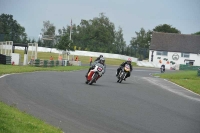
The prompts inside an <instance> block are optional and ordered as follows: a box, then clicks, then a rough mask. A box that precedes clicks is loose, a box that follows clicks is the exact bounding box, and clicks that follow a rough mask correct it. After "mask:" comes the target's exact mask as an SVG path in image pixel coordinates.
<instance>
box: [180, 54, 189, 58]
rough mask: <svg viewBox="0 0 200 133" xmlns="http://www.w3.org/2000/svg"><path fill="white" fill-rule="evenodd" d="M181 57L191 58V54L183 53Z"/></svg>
mask: <svg viewBox="0 0 200 133" xmlns="http://www.w3.org/2000/svg"><path fill="white" fill-rule="evenodd" d="M181 57H184V58H190V54H188V53H181Z"/></svg>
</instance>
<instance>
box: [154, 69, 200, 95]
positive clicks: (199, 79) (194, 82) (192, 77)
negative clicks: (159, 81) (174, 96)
mask: <svg viewBox="0 0 200 133" xmlns="http://www.w3.org/2000/svg"><path fill="white" fill-rule="evenodd" d="M156 75H159V76H160V77H161V78H165V79H168V80H170V81H172V82H174V83H176V84H178V85H180V86H183V87H185V88H187V89H189V90H191V91H193V92H195V93H197V94H200V76H197V71H178V72H176V73H164V74H156Z"/></svg>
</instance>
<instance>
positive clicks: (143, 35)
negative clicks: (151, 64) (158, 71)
mask: <svg viewBox="0 0 200 133" xmlns="http://www.w3.org/2000/svg"><path fill="white" fill-rule="evenodd" d="M135 33H136V35H137V37H132V39H131V41H130V49H131V50H134V52H132V51H130V53H132V54H133V55H134V56H136V57H139V58H140V59H141V60H142V59H143V58H147V57H148V54H147V51H148V50H147V49H148V48H149V45H150V41H151V34H152V31H150V30H148V31H147V32H146V31H145V30H144V28H141V29H140V31H139V32H135Z"/></svg>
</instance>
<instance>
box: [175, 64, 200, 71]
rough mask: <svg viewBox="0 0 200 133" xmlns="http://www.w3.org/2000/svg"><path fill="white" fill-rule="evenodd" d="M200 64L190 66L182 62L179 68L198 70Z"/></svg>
mask: <svg viewBox="0 0 200 133" xmlns="http://www.w3.org/2000/svg"><path fill="white" fill-rule="evenodd" d="M199 67H200V66H190V65H182V64H180V67H179V70H198V68H199Z"/></svg>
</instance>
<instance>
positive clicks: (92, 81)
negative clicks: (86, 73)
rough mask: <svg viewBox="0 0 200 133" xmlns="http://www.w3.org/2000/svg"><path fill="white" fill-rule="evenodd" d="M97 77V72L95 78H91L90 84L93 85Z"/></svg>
mask: <svg viewBox="0 0 200 133" xmlns="http://www.w3.org/2000/svg"><path fill="white" fill-rule="evenodd" d="M97 77H98V74H97V73H95V74H94V76H93V78H92V80H90V82H89V83H88V84H89V85H92V84H93V83H94V81H95V80H96V79H97Z"/></svg>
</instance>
